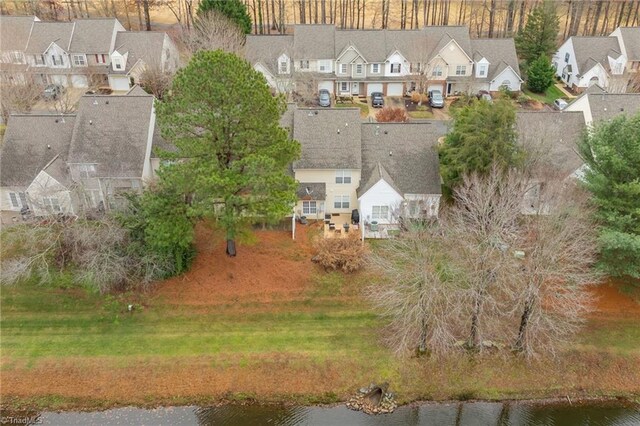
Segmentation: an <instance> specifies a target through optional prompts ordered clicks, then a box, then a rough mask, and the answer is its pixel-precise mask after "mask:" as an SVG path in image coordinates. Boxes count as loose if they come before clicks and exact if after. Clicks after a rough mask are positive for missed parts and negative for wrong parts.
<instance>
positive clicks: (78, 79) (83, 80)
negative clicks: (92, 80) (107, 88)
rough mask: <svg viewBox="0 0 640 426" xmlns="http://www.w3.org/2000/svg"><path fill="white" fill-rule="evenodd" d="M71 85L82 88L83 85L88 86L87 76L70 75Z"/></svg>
mask: <svg viewBox="0 0 640 426" xmlns="http://www.w3.org/2000/svg"><path fill="white" fill-rule="evenodd" d="M71 85H72V86H73V87H80V88H82V89H84V88H85V87H88V86H89V84H87V76H86V75H72V76H71Z"/></svg>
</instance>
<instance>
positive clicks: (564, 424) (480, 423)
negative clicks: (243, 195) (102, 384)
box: [1, 402, 640, 426]
mask: <svg viewBox="0 0 640 426" xmlns="http://www.w3.org/2000/svg"><path fill="white" fill-rule="evenodd" d="M1 424H2V425H10V424H13V425H25V424H27V425H36V424H38V425H55V426H67V425H69V426H72V425H83V426H85V425H86V426H89V425H95V426H116V425H118V426H124V425H141V426H142V425H145V426H165V425H166V426H179V425H200V426H210V425H216V426H245V425H274V426H276V425H277V426H298V425H305V426H334V425H335V426H343V425H344V426H347V425H348V426H377V425H385V426H386V425H390V426H396V425H397V426H400V425H402V426H432V425H433V426H447V425H455V426H494V425H495V426H525V425H526V426H531V425H532V426H573V425H576V426H639V425H640V409H639V408H638V406H629V405H626V406H621V405H611V404H594V403H588V404H578V405H568V404H560V405H558V404H556V405H535V404H526V403H501V402H495V403H494V402H464V403H433V404H430V403H425V404H421V405H415V406H404V407H399V408H398V409H396V411H395V412H393V413H391V414H384V415H378V416H368V415H366V414H363V413H360V412H356V411H351V410H349V409H348V408H346V407H344V406H337V407H276V406H255V405H253V406H239V405H223V406H220V407H211V408H199V407H169V408H157V409H153V410H145V409H140V408H120V409H113V410H107V411H100V412H87V413H81V412H62V413H54V412H41V413H37V412H11V413H9V412H2V423H1Z"/></svg>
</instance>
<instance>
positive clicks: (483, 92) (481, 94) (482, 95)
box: [476, 90, 493, 103]
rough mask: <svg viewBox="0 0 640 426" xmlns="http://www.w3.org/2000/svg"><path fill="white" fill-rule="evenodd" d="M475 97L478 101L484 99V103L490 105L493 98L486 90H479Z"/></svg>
mask: <svg viewBox="0 0 640 426" xmlns="http://www.w3.org/2000/svg"><path fill="white" fill-rule="evenodd" d="M476 97H477V98H478V99H484V100H485V101H487V102H489V103H491V102H493V97H492V96H491V93H489V92H488V91H486V90H481V91H479V92H478V94H477V95H476Z"/></svg>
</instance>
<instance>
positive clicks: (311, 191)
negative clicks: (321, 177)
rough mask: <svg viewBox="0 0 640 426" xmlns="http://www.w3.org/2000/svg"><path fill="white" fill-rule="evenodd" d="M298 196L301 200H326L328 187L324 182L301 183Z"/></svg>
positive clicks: (297, 192)
mask: <svg viewBox="0 0 640 426" xmlns="http://www.w3.org/2000/svg"><path fill="white" fill-rule="evenodd" d="M296 195H297V196H298V199H299V200H319V201H322V200H325V199H326V198H327V185H326V183H324V182H300V184H299V185H298V190H297V191H296Z"/></svg>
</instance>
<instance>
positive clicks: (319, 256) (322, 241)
mask: <svg viewBox="0 0 640 426" xmlns="http://www.w3.org/2000/svg"><path fill="white" fill-rule="evenodd" d="M314 249H315V251H316V255H315V256H314V258H313V259H314V261H315V262H317V263H319V264H320V265H321V266H322V267H323V268H325V269H331V270H341V271H343V272H354V271H357V270H358V269H360V268H362V266H363V265H364V263H365V255H366V253H367V248H366V246H365V245H364V244H363V242H362V241H360V238H358V235H356V234H353V235H350V236H349V237H347V238H319V239H318V240H317V241H316V242H315V244H314Z"/></svg>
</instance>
